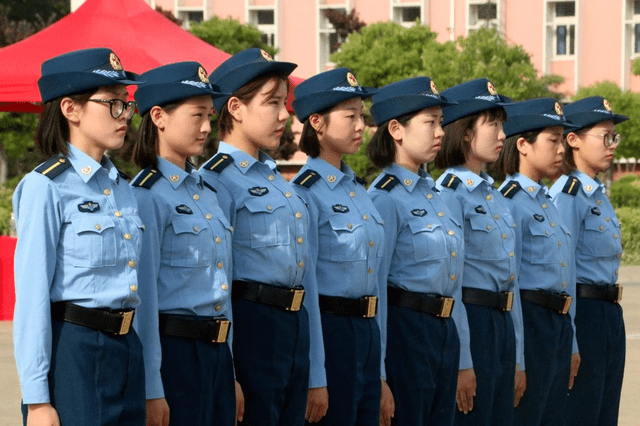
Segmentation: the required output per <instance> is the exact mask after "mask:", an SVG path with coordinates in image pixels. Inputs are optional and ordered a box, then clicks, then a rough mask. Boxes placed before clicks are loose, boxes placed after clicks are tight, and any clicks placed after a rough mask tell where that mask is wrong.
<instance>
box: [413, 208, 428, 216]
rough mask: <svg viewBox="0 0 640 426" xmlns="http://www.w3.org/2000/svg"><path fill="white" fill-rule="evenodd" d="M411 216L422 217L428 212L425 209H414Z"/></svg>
mask: <svg viewBox="0 0 640 426" xmlns="http://www.w3.org/2000/svg"><path fill="white" fill-rule="evenodd" d="M411 214H412V215H414V216H418V217H422V216H426V215H427V211H426V210H425V209H413V210H411Z"/></svg>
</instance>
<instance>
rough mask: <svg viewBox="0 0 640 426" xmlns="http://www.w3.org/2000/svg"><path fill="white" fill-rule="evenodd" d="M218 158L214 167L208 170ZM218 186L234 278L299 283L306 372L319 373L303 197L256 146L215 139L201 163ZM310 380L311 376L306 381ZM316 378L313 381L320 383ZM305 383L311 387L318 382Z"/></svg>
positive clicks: (318, 342)
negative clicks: (307, 341)
mask: <svg viewBox="0 0 640 426" xmlns="http://www.w3.org/2000/svg"><path fill="white" fill-rule="evenodd" d="M218 162H220V165H225V166H224V168H223V169H221V170H220V171H219V172H218V171H212V170H210V168H211V167H213V166H215V165H216V164H218ZM200 173H201V174H202V177H203V178H204V180H205V181H207V182H208V183H209V184H210V185H211V186H213V187H214V188H215V189H216V190H217V191H218V192H217V195H218V202H219V203H220V207H221V208H222V211H223V212H224V214H225V215H226V216H227V218H228V219H229V222H230V223H231V225H232V226H233V228H234V233H233V279H234V280H243V281H255V282H261V283H265V284H270V285H274V286H278V287H286V288H291V287H295V286H300V285H304V287H305V297H304V302H303V305H304V307H305V308H306V310H307V312H308V314H309V332H310V337H311V354H310V361H311V374H312V377H313V374H314V372H315V373H316V374H318V372H321V373H322V375H323V376H324V346H323V343H322V328H321V327H322V326H321V324H320V310H319V308H318V290H317V288H316V287H315V281H313V280H310V281H308V282H307V281H305V280H304V278H305V275H306V274H308V273H309V271H312V270H313V269H311V267H310V265H309V241H308V239H307V233H308V229H309V213H308V211H307V207H306V205H305V203H304V201H303V200H302V199H301V198H300V197H298V196H297V195H296V194H295V192H293V188H292V187H291V185H290V184H289V182H287V181H286V180H285V179H284V178H283V177H282V175H281V174H280V173H279V172H278V171H277V169H276V163H275V161H273V159H272V158H271V157H269V156H268V155H266V154H264V153H263V152H260V160H256V159H255V158H253V157H252V156H251V155H249V154H247V153H246V152H244V151H242V150H239V149H237V148H235V147H234V146H232V145H229V144H227V143H225V142H220V146H219V148H218V154H217V155H216V156H214V157H213V158H212V159H211V160H209V161H208V162H207V163H206V164H205V165H203V166H202V168H201V169H200ZM311 383H312V384H313V381H312V382H311ZM325 385H326V381H325V383H324V384H320V385H318V386H325ZM318 386H313V385H312V386H310V387H318Z"/></svg>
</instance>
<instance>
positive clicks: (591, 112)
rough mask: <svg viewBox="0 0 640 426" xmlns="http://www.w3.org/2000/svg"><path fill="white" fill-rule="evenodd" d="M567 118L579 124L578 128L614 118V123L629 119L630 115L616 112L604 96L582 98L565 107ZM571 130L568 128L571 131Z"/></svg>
mask: <svg viewBox="0 0 640 426" xmlns="http://www.w3.org/2000/svg"><path fill="white" fill-rule="evenodd" d="M564 113H565V116H566V117H567V120H569V121H571V122H572V123H573V124H574V125H576V126H577V129H576V130H579V129H584V128H585V127H590V126H593V125H594V124H598V123H600V122H602V121H607V120H613V124H618V123H622V122H623V121H627V120H628V119H629V117H627V116H625V115H619V114H614V113H613V109H612V108H611V104H610V103H609V101H607V100H606V99H605V98H603V97H602V96H591V97H588V98H584V99H580V100H579V101H575V102H573V103H571V104H569V105H567V106H565V107H564ZM569 131H571V130H567V131H565V133H566V132H569Z"/></svg>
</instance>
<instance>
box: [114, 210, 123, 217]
mask: <svg viewBox="0 0 640 426" xmlns="http://www.w3.org/2000/svg"><path fill="white" fill-rule="evenodd" d="M114 215H115V216H116V217H122V213H121V212H120V210H116V212H115V213H114Z"/></svg>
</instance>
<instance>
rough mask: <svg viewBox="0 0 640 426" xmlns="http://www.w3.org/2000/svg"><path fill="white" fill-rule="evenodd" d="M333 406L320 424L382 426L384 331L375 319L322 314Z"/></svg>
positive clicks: (330, 399) (331, 403)
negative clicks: (381, 359) (381, 375)
mask: <svg viewBox="0 0 640 426" xmlns="http://www.w3.org/2000/svg"><path fill="white" fill-rule="evenodd" d="M321 321H322V335H323V339H324V353H325V367H326V371H327V391H328V392H329V407H328V409H327V415H326V416H324V417H323V418H322V420H320V422H319V423H315V424H317V425H331V426H342V425H344V426H354V425H355V426H377V425H379V424H380V392H381V382H380V351H381V347H380V328H379V327H378V323H377V322H376V320H375V318H357V317H352V316H344V315H338V314H330V313H323V314H321Z"/></svg>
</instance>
